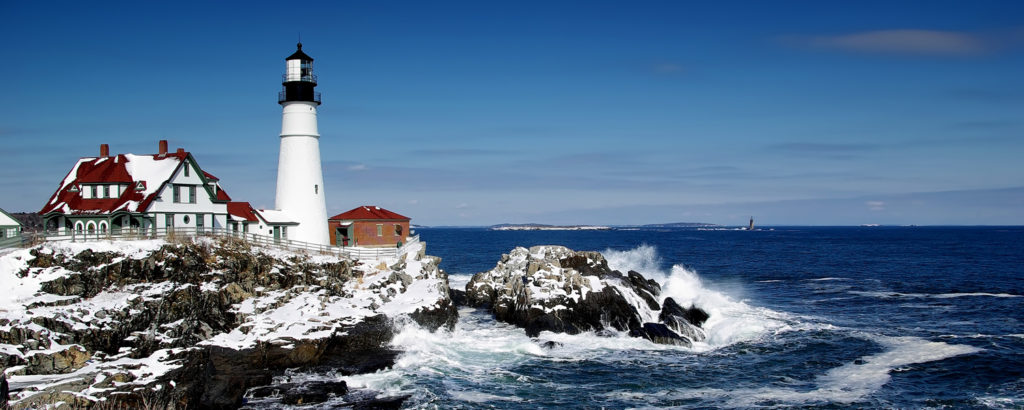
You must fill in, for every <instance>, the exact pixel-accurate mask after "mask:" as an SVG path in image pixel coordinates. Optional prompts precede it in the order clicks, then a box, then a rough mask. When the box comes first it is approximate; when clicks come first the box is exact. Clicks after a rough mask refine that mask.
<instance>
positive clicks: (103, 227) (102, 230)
mask: <svg viewBox="0 0 1024 410" xmlns="http://www.w3.org/2000/svg"><path fill="white" fill-rule="evenodd" d="M99 229H100V233H107V223H106V222H100V225H99Z"/></svg>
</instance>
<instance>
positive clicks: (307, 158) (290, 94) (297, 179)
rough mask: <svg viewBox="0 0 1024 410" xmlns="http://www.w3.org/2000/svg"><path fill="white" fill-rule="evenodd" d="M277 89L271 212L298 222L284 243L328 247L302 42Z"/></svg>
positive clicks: (309, 73)
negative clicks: (276, 152) (277, 148)
mask: <svg viewBox="0 0 1024 410" xmlns="http://www.w3.org/2000/svg"><path fill="white" fill-rule="evenodd" d="M282 86H283V90H282V91H281V92H280V93H279V94H278V98H277V102H278V103H279V104H281V107H282V114H281V153H280V156H279V157H278V161H277V198H276V203H275V208H277V209H278V210H280V211H282V212H284V213H285V214H286V215H287V216H288V217H289V218H290V219H291V220H292V221H293V222H297V223H298V225H297V226H292V227H289V229H288V233H287V237H288V239H291V240H296V241H303V242H311V243H316V244H321V245H328V244H330V242H329V235H328V232H327V205H326V204H327V201H326V200H325V198H324V176H323V170H322V169H321V166H320V133H319V131H318V130H317V126H316V109H317V107H318V106H320V93H319V92H316V91H314V89H315V88H316V75H315V74H313V58H312V57H310V56H308V55H306V53H304V52H302V43H299V44H298V50H296V51H295V53H293V54H292V55H290V56H288V57H287V58H285V74H284V76H283V79H282Z"/></svg>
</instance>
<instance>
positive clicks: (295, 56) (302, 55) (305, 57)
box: [285, 43, 313, 61]
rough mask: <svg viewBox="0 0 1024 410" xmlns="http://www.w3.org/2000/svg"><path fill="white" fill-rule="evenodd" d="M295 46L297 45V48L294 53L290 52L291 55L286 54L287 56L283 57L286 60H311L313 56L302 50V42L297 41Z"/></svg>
mask: <svg viewBox="0 0 1024 410" xmlns="http://www.w3.org/2000/svg"><path fill="white" fill-rule="evenodd" d="M297 46H298V48H299V49H298V50H296V51H295V52H294V53H292V55H290V56H288V58H285V60H286V61H287V60H306V61H313V57H310V56H308V55H307V54H306V53H303V52H302V43H299V44H298V45H297Z"/></svg>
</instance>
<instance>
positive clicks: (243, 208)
mask: <svg viewBox="0 0 1024 410" xmlns="http://www.w3.org/2000/svg"><path fill="white" fill-rule="evenodd" d="M228 215H231V216H232V217H233V219H234V218H237V220H242V221H249V222H258V221H259V218H257V217H256V209H254V208H253V207H252V205H250V204H249V203H248V202H228Z"/></svg>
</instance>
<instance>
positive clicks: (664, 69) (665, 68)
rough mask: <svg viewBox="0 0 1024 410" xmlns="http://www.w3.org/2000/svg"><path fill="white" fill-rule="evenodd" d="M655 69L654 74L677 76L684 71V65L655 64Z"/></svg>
mask: <svg viewBox="0 0 1024 410" xmlns="http://www.w3.org/2000/svg"><path fill="white" fill-rule="evenodd" d="M653 68H654V72H656V73H661V74H677V73H682V72H683V70H684V68H683V66H682V65H679V64H676V63H659V64H655V65H654V67H653Z"/></svg>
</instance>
